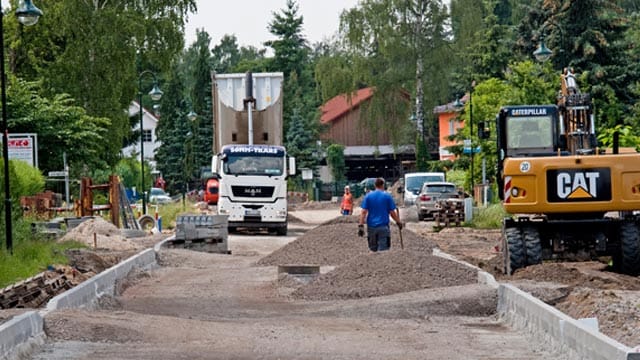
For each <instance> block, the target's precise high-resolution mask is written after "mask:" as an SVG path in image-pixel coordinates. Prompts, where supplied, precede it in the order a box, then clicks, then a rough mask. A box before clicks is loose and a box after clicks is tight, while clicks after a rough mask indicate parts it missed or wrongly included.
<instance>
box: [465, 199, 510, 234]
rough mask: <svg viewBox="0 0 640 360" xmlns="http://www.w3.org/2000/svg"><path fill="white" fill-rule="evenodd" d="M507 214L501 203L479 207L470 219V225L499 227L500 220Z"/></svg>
mask: <svg viewBox="0 0 640 360" xmlns="http://www.w3.org/2000/svg"><path fill="white" fill-rule="evenodd" d="M508 216H509V214H508V213H507V212H506V211H505V210H504V208H503V207H502V204H492V205H489V206H487V207H486V208H479V209H478V213H477V214H475V215H474V217H473V219H472V220H471V227H474V228H478V229H500V228H502V221H503V219H504V218H505V217H508Z"/></svg>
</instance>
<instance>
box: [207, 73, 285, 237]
mask: <svg viewBox="0 0 640 360" xmlns="http://www.w3.org/2000/svg"><path fill="white" fill-rule="evenodd" d="M212 80H213V81H212V83H213V100H214V129H215V131H214V134H215V135H214V148H215V153H214V155H213V157H212V160H211V171H212V172H213V173H214V174H215V176H216V178H217V179H218V180H219V189H218V204H217V212H218V214H219V215H227V216H228V227H229V228H228V230H229V232H234V231H236V230H237V229H239V228H250V229H266V230H268V231H269V232H273V233H277V234H278V235H286V234H287V229H288V205H287V178H288V176H291V175H295V173H296V166H295V158H293V157H290V156H289V155H288V154H287V150H286V148H285V147H284V146H283V145H282V138H283V136H282V132H283V119H282V83H283V75H282V73H257V74H252V73H251V72H248V73H246V74H214V75H213V78H212Z"/></svg>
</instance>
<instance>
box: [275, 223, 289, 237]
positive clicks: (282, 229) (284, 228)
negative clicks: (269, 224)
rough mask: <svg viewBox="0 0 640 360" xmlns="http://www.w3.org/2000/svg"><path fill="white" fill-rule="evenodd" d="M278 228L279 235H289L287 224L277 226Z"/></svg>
mask: <svg viewBox="0 0 640 360" xmlns="http://www.w3.org/2000/svg"><path fill="white" fill-rule="evenodd" d="M277 229H278V230H277V233H278V236H285V235H287V225H285V226H282V227H279V228H277Z"/></svg>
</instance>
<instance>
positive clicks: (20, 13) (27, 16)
mask: <svg viewBox="0 0 640 360" xmlns="http://www.w3.org/2000/svg"><path fill="white" fill-rule="evenodd" d="M16 16H17V17H18V21H20V23H22V24H23V25H26V26H31V25H34V24H35V23H37V22H38V19H39V18H40V16H42V11H41V10H40V9H38V8H37V7H35V5H33V4H32V3H31V0H24V1H23V2H22V6H21V7H19V8H18V9H17V10H16ZM3 19H4V13H3V12H1V10H0V78H1V79H0V88H1V90H0V97H1V98H2V100H1V101H2V130H3V131H2V158H3V160H4V215H5V224H4V225H5V229H4V231H5V235H6V239H7V250H9V252H10V253H13V234H12V233H13V227H12V224H11V192H10V186H9V126H8V124H7V84H6V76H5V67H4V24H3Z"/></svg>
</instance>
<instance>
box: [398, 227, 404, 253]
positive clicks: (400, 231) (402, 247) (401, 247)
mask: <svg viewBox="0 0 640 360" xmlns="http://www.w3.org/2000/svg"><path fill="white" fill-rule="evenodd" d="M398 233H399V234H400V249H402V250H404V242H403V241H402V229H401V228H400V227H398Z"/></svg>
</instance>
